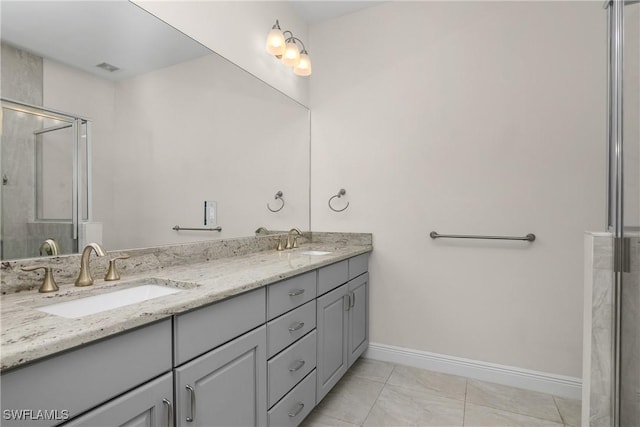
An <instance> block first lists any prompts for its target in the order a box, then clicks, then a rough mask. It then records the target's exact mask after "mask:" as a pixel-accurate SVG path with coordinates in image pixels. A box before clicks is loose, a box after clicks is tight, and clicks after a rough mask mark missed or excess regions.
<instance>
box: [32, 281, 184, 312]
mask: <svg viewBox="0 0 640 427" xmlns="http://www.w3.org/2000/svg"><path fill="white" fill-rule="evenodd" d="M178 292H182V290H181V289H175V288H170V287H167V286H159V285H148V284H147V285H144V284H143V285H140V286H136V287H133V288H128V289H122V290H119V291H113V292H108V293H104V294H100V295H94V296H90V297H85V298H80V299H76V300H73V301H67V302H60V303H57V304H51V305H45V306H43V307H38V308H37V310H39V311H44V312H45V313H49V314H55V315H56V316H62V317H65V318H67V319H77V318H79V317H84V316H88V315H90V314H96V313H100V312H102V311H107V310H112V309H114V308H118V307H124V306H126V305H131V304H135V303H138V302H143V301H148V300H150V299H153V298H158V297H163V296H165V295H171V294H175V293H178Z"/></svg>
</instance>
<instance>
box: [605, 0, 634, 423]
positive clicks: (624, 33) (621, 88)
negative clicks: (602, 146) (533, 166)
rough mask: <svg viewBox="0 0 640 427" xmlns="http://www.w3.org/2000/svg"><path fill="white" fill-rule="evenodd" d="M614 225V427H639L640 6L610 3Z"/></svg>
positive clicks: (611, 210)
mask: <svg viewBox="0 0 640 427" xmlns="http://www.w3.org/2000/svg"><path fill="white" fill-rule="evenodd" d="M608 5H609V41H610V45H609V226H610V231H611V232H612V235H613V239H614V248H615V250H614V272H613V273H614V278H615V292H614V301H615V303H614V310H613V311H614V324H615V328H614V353H615V354H614V364H613V365H614V372H613V374H614V380H615V381H614V389H613V402H612V403H613V408H614V414H613V415H614V417H613V418H614V426H640V4H639V2H638V1H636V0H633V1H628V0H627V1H624V0H614V1H612V2H610V3H609V4H608Z"/></svg>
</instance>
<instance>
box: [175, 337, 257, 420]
mask: <svg viewBox="0 0 640 427" xmlns="http://www.w3.org/2000/svg"><path fill="white" fill-rule="evenodd" d="M266 341H267V334H266V327H265V326H261V327H259V328H257V329H255V330H253V331H251V332H249V333H246V334H244V335H242V336H241V337H239V338H236V339H235V340H233V341H231V342H229V343H227V344H224V345H222V346H220V347H218V348H216V349H214V350H212V351H210V352H208V353H206V354H204V355H202V356H200V357H198V358H196V359H194V360H192V361H191V362H188V363H186V364H184V365H182V366H180V367H178V368H176V369H175V371H174V373H175V399H176V425H177V426H184V427H186V426H193V427H196V426H203V427H214V426H263V425H266V423H267V419H266V416H267V374H266V368H267V367H266V364H265V360H266V344H267V343H266Z"/></svg>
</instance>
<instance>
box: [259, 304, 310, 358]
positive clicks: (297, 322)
mask: <svg viewBox="0 0 640 427" xmlns="http://www.w3.org/2000/svg"><path fill="white" fill-rule="evenodd" d="M315 327H316V300H315V299H314V300H313V301H309V302H308V303H306V304H305V305H303V306H300V307H298V308H296V309H295V310H293V311H290V312H289V313H287V314H283V315H282V316H280V317H278V318H277V319H274V320H272V321H270V322H269V323H267V341H268V343H267V358H269V357H271V356H274V355H275V354H277V353H278V352H279V351H280V350H282V349H284V348H286V347H287V346H289V345H291V344H293V343H294V342H296V341H297V340H298V339H299V338H302V337H303V336H305V335H306V334H307V333H308V332H309V331H311V330H313V329H315Z"/></svg>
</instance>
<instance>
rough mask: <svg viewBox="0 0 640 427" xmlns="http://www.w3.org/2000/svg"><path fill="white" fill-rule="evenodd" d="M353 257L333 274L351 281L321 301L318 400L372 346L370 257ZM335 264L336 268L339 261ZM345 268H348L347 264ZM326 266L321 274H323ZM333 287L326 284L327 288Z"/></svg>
mask: <svg viewBox="0 0 640 427" xmlns="http://www.w3.org/2000/svg"><path fill="white" fill-rule="evenodd" d="M366 256H367V255H366V254H365V255H364V256H362V255H361V256H359V257H354V258H351V259H349V263H348V265H346V266H345V267H346V268H347V269H346V271H342V272H341V273H340V274H335V271H333V273H334V274H332V277H333V278H334V279H332V280H333V283H334V284H335V278H336V277H341V278H342V279H343V280H348V279H351V280H349V281H348V282H346V283H344V284H342V285H340V286H338V287H337V288H335V289H333V290H331V291H329V292H327V293H326V294H324V295H322V296H320V297H319V298H318V300H317V311H318V312H317V326H316V327H317V333H318V350H317V351H318V356H317V385H316V388H317V392H316V393H317V394H316V403H319V402H320V401H321V400H322V399H323V398H324V396H326V394H327V393H328V392H329V391H330V390H331V389H332V388H333V386H335V385H336V383H337V382H338V381H339V380H340V378H342V376H343V375H344V373H345V372H347V370H348V369H349V367H350V366H351V365H352V364H353V363H354V362H355V361H356V359H357V358H358V357H360V355H362V353H363V352H364V351H365V350H366V348H367V346H368V345H369V328H368V325H369V308H368V307H369V304H368V300H369V274H368V273H366V269H367V262H368V260H367V258H366ZM330 267H332V268H333V269H334V270H335V269H336V264H334V265H333V266H330ZM343 270H344V267H343ZM321 272H322V269H320V271H319V275H318V277H321V274H320V273H321ZM327 288H328V289H332V286H326V287H325V289H327Z"/></svg>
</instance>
